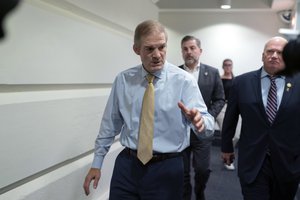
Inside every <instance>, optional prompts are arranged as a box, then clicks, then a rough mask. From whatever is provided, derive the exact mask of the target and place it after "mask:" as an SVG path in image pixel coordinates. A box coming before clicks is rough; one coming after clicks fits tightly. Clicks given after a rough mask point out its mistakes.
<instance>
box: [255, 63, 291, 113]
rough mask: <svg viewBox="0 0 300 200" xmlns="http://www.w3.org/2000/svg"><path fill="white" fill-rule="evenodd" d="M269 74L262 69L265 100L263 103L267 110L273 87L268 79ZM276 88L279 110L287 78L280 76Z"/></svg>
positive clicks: (262, 92) (262, 88)
mask: <svg viewBox="0 0 300 200" xmlns="http://www.w3.org/2000/svg"><path fill="white" fill-rule="evenodd" d="M268 75H269V74H268V73H267V72H266V71H265V70H264V68H262V70H261V94H262V98H263V103H264V106H265V109H266V107H267V99H268V93H269V89H270V86H271V81H270V78H269V77H268ZM275 83H276V87H277V110H278V108H279V106H280V103H281V99H282V95H283V91H284V85H285V76H278V77H277V78H276V79H275Z"/></svg>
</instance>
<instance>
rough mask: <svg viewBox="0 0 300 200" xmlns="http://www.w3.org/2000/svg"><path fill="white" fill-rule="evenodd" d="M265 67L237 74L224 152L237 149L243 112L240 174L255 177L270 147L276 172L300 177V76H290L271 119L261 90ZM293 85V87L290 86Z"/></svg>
mask: <svg viewBox="0 0 300 200" xmlns="http://www.w3.org/2000/svg"><path fill="white" fill-rule="evenodd" d="M260 77H261V69H259V70H257V71H253V72H249V73H246V74H243V75H240V76H237V77H236V78H235V79H234V81H233V86H232V89H231V91H230V95H229V99H228V106H227V110H226V113H225V118H224V122H223V133H222V152H226V153H230V152H233V147H232V138H233V136H234V133H235V128H236V124H237V121H238V117H239V114H241V117H242V128H241V136H240V140H239V157H238V175H239V177H240V179H241V180H242V181H244V182H246V183H251V182H253V181H254V180H255V178H256V176H257V174H258V172H259V170H260V168H261V166H262V164H263V161H264V159H265V157H266V151H267V148H268V149H269V150H270V152H271V155H270V159H271V163H272V167H273V169H274V171H275V174H276V176H277V177H278V178H279V179H281V180H285V181H288V180H292V179H295V178H296V179H299V177H300V119H299V113H300V76H299V74H298V75H295V76H294V77H286V79H285V81H286V83H285V88H284V93H283V96H282V101H281V104H280V106H279V109H278V111H277V115H276V118H275V120H274V122H273V125H271V124H270V123H269V122H268V119H267V115H266V113H265V108H264V105H263V101H262V94H261V78H260ZM288 85H289V86H291V87H288Z"/></svg>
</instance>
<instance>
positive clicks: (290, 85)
mask: <svg viewBox="0 0 300 200" xmlns="http://www.w3.org/2000/svg"><path fill="white" fill-rule="evenodd" d="M290 88H292V84H291V83H287V84H286V91H287V92H288V91H289V90H290Z"/></svg>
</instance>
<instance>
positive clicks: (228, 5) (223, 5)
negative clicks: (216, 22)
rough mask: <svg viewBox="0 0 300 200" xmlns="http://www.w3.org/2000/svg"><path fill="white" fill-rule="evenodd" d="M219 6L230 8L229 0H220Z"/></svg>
mask: <svg viewBox="0 0 300 200" xmlns="http://www.w3.org/2000/svg"><path fill="white" fill-rule="evenodd" d="M221 8H222V9H230V8H231V0H222V3H221Z"/></svg>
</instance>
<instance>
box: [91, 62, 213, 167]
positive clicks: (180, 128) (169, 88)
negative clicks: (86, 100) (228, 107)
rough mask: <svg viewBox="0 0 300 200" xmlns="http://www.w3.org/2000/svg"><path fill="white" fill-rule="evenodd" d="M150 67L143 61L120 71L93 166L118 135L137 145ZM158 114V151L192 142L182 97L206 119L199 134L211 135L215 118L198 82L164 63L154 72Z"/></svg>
mask: <svg viewBox="0 0 300 200" xmlns="http://www.w3.org/2000/svg"><path fill="white" fill-rule="evenodd" d="M146 75H147V71H145V70H144V68H143V67H142V65H138V66H136V67H133V68H130V69H128V70H125V71H123V72H121V73H120V74H118V76H117V77H116V79H115V81H114V83H113V86H112V90H111V93H110V96H109V99H108V102H107V105H106V108H105V110H104V113H103V117H102V122H101V126H100V130H99V134H98V136H97V138H96V142H95V155H94V160H93V163H92V167H93V168H101V167H102V163H103V159H104V157H105V155H106V154H107V152H108V150H109V148H110V146H111V145H112V143H113V142H114V138H115V136H116V135H118V134H120V142H121V144H122V145H123V146H125V147H128V148H130V149H137V144H138V132H139V124H140V114H141V107H142V100H143V96H144V92H145V89H146V87H147V84H148V83H147V81H146V78H145V76H146ZM154 75H155V79H154V87H155V114H154V115H155V117H154V120H155V121H154V136H153V137H154V138H153V151H154V152H159V153H171V152H181V151H183V150H184V149H185V148H186V147H187V146H188V145H189V138H190V136H189V134H190V128H193V129H194V127H193V125H192V124H191V122H189V121H188V120H187V119H186V118H185V117H184V114H183V113H182V112H181V110H180V108H179V107H178V105H177V104H178V102H179V101H182V102H183V103H184V104H185V106H186V107H188V108H189V109H191V108H196V109H198V110H199V111H200V112H201V114H202V117H203V119H204V123H205V127H206V128H205V130H204V131H202V132H201V133H197V135H198V137H199V138H206V137H211V136H212V134H213V131H214V118H213V117H212V116H211V115H210V114H209V113H208V112H207V108H206V105H205V103H204V101H203V98H202V96H201V93H200V91H199V88H198V84H197V82H196V81H195V79H194V78H193V77H192V76H191V75H190V74H189V73H187V72H185V71H184V70H182V69H180V68H178V67H177V66H175V65H172V64H170V63H167V62H166V63H165V65H164V67H163V69H162V70H160V71H158V72H157V73H155V74H154Z"/></svg>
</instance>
